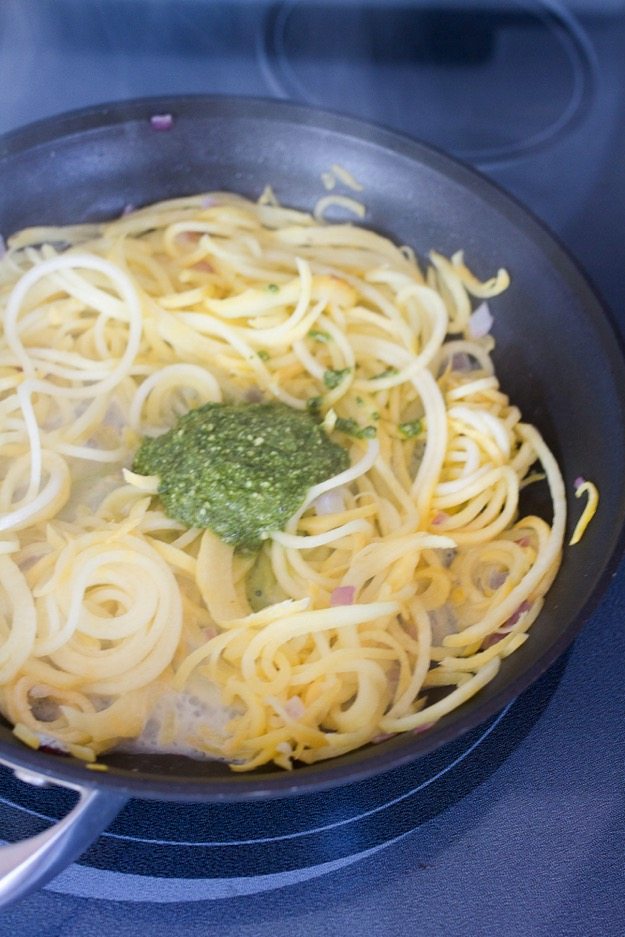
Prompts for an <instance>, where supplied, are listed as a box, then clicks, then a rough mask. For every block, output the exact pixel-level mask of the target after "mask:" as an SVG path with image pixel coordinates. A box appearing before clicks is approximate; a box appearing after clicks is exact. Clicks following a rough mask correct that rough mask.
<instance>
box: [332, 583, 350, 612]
mask: <svg viewBox="0 0 625 937" xmlns="http://www.w3.org/2000/svg"><path fill="white" fill-rule="evenodd" d="M355 594H356V589H355V588H354V586H337V587H336V589H333V590H332V595H331V596H330V605H331V606H332V607H333V608H334V607H336V606H337V605H353V604H354V596H355Z"/></svg>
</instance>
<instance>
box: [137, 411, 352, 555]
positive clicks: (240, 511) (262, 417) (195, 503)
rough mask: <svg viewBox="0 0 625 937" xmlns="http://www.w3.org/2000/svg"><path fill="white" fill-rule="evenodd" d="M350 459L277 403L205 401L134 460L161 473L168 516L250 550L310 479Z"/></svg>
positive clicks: (284, 516) (288, 511) (143, 470)
mask: <svg viewBox="0 0 625 937" xmlns="http://www.w3.org/2000/svg"><path fill="white" fill-rule="evenodd" d="M348 465H349V456H348V454H347V452H346V450H345V449H343V448H342V447H341V446H338V445H337V444H336V443H334V442H332V441H331V440H330V439H328V437H327V435H326V434H325V432H324V430H323V429H322V427H321V426H320V425H319V424H318V423H317V421H316V420H315V419H314V417H313V416H311V415H310V414H308V413H302V412H300V411H298V410H293V409H292V408H291V407H287V406H286V405H285V404H281V403H250V404H219V403H207V404H205V405H204V406H203V407H198V408H197V409H195V410H190V411H189V413H186V414H185V415H184V416H183V417H181V419H180V420H179V421H178V423H177V424H176V426H174V428H173V429H171V430H169V432H167V433H163V435H161V436H157V437H156V438H154V439H145V440H144V441H143V443H142V444H141V446H140V448H139V450H138V452H137V454H136V456H135V460H134V463H133V466H132V470H133V472H137V473H138V474H140V475H158V476H159V489H158V494H159V496H160V498H161V501H162V502H163V506H164V508H165V512H166V513H167V514H168V515H169V517H172V518H174V519H175V520H178V521H180V522H181V523H183V524H186V525H187V526H188V527H202V528H206V527H208V528H210V529H211V530H212V531H213V532H214V533H215V534H216V535H217V536H218V537H220V538H221V539H222V540H224V541H225V542H226V543H231V544H234V545H235V546H236V547H238V548H240V549H243V550H246V551H252V550H256V549H258V548H259V547H260V545H261V543H262V541H263V540H264V539H266V538H267V536H268V534H269V533H271V531H273V530H282V529H283V528H284V527H285V525H286V523H287V521H288V520H289V518H290V517H292V516H293V514H295V512H296V511H297V509H298V508H299V507H300V506H301V504H302V502H303V500H304V497H305V495H306V492H307V490H308V489H309V488H310V487H311V485H316V484H318V483H319V482H322V481H325V480H326V479H327V478H330V477H331V476H332V475H336V474H337V473H338V472H341V471H343V470H344V469H346V468H347V467H348Z"/></svg>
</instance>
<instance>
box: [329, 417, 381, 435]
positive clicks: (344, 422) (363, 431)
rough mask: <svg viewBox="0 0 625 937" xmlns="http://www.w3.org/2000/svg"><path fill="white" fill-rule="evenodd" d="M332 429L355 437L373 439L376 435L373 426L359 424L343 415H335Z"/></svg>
mask: <svg viewBox="0 0 625 937" xmlns="http://www.w3.org/2000/svg"><path fill="white" fill-rule="evenodd" d="M334 429H335V430H337V431H338V432H339V433H345V435H346V436H353V437H354V438H355V439H373V438H374V437H375V436H376V435H377V430H376V428H375V426H361V425H360V424H359V423H357V422H356V420H353V419H352V418H351V417H344V416H339V417H337V419H336V423H335V424H334Z"/></svg>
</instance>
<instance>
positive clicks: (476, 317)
mask: <svg viewBox="0 0 625 937" xmlns="http://www.w3.org/2000/svg"><path fill="white" fill-rule="evenodd" d="M494 321H495V320H494V319H493V316H492V313H491V311H490V309H489V308H488V303H480V304H479V306H477V307H476V308H475V309H474V310H473V312H472V313H471V315H470V316H469V335H470V336H471V338H484V336H485V335H488V334H489V332H490V330H491V328H492V327H493V322H494Z"/></svg>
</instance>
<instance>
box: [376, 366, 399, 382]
mask: <svg viewBox="0 0 625 937" xmlns="http://www.w3.org/2000/svg"><path fill="white" fill-rule="evenodd" d="M396 374H399V371H398V370H397V368H394V367H393V365H390V367H388V368H384V370H383V371H380V373H379V374H374V375H373V376H372V377H371V378H370V380H372V381H379V380H380V378H383V377H395V375H396Z"/></svg>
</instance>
